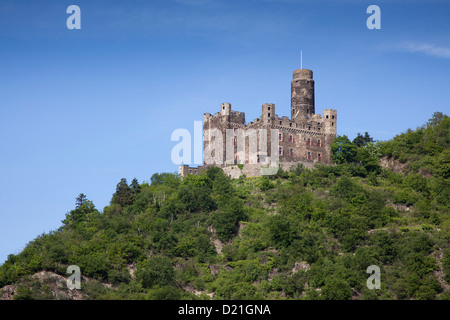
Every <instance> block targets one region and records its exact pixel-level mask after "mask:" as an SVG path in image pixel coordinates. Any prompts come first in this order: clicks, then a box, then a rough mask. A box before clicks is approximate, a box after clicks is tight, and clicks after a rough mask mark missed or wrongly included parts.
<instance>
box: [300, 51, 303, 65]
mask: <svg viewBox="0 0 450 320" xmlns="http://www.w3.org/2000/svg"><path fill="white" fill-rule="evenodd" d="M300 69H303V52H302V50H300Z"/></svg>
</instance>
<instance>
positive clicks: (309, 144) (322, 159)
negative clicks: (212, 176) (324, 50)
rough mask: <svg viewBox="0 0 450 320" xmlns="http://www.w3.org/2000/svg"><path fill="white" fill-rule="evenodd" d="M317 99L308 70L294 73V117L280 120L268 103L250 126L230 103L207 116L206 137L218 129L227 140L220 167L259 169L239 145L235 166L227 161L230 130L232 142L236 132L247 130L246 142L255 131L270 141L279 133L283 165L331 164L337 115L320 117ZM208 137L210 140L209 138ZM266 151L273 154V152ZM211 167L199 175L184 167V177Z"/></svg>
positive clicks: (325, 112) (329, 112)
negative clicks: (231, 166)
mask: <svg viewBox="0 0 450 320" xmlns="http://www.w3.org/2000/svg"><path fill="white" fill-rule="evenodd" d="M314 99H315V98H314V80H313V72H312V71H311V70H307V69H298V70H295V71H294V72H293V80H292V81H291V117H287V116H281V117H280V116H278V115H277V114H276V113H275V110H276V109H275V104H274V103H264V104H263V105H262V106H261V117H259V118H256V119H254V120H253V121H250V122H249V123H247V124H246V122H245V113H244V112H239V111H235V110H232V108H231V103H229V102H224V103H222V104H221V105H220V110H219V111H218V112H216V113H214V114H210V113H204V114H203V131H204V133H205V132H206V130H209V129H217V130H218V131H219V132H220V133H221V134H222V137H223V139H225V142H224V143H223V144H222V149H221V150H217V152H218V154H219V156H220V157H222V158H223V161H221V162H220V163H222V164H221V165H219V166H221V167H223V168H224V169H226V168H228V167H229V166H230V165H233V164H244V166H246V165H247V166H256V167H258V163H259V162H258V161H259V159H260V158H259V156H258V158H257V159H258V160H257V163H254V162H253V161H255V160H254V159H253V158H252V157H250V155H249V150H244V151H242V150H241V151H238V150H237V149H236V143H234V146H235V149H236V150H231V152H233V153H234V154H235V158H234V162H233V160H231V163H230V160H229V159H230V158H228V160H227V159H226V158H225V157H226V155H227V151H229V150H226V145H227V141H226V139H228V137H227V138H225V137H226V135H227V130H228V132H229V131H230V130H229V129H233V130H232V133H234V134H233V136H232V137H231V139H234V137H235V136H236V135H235V134H236V132H237V131H236V130H243V135H244V136H245V137H246V138H244V139H248V138H249V136H250V135H251V134H250V133H251V132H252V131H248V132H247V130H255V129H256V131H258V132H268V133H267V135H268V137H269V136H270V135H271V133H270V132H271V131H272V130H278V131H277V132H278V134H277V136H278V141H277V142H278V150H277V151H278V152H277V156H278V157H279V163H283V166H288V167H289V166H290V165H291V164H292V165H296V164H297V163H302V164H304V165H306V166H308V167H311V166H312V165H313V164H314V163H324V164H331V143H332V141H333V139H334V138H335V137H336V132H337V131H336V127H337V126H336V124H337V111H336V110H334V109H324V110H323V115H321V114H316V113H315V106H314ZM258 129H264V130H266V131H261V130H258ZM253 132H254V131H253ZM204 136H205V134H204ZM206 136H207V137H208V135H206ZM246 141H247V140H246ZM261 141H263V140H260V138H259V136H258V141H257V143H258V146H259V143H261ZM264 141H265V140H264ZM203 143H204V147H205V148H206V147H207V146H209V145H210V144H211V143H212V141H209V140H208V139H206V141H204V142H203ZM248 143H249V142H244V144H245V145H248ZM258 148H259V147H258ZM263 149H264V150H271V148H263ZM205 150H206V149H205ZM258 150H259V149H258ZM271 152H272V151H267V154H266V156H271ZM252 159H253V160H252ZM261 165H262V164H261ZM208 166H209V164H207V163H205V164H204V166H203V167H199V168H201V169H200V170H198V171H195V168H191V167H188V166H183V167H182V168H181V167H180V174H183V175H185V174H187V172H190V173H192V174H195V172H197V174H198V172H201V170H203V168H205V167H208ZM249 168H250V167H249ZM252 168H253V167H252ZM244 171H245V170H244ZM227 172H228V171H227ZM245 172H247V171H245ZM248 172H255V170H253V169H252V170H250V171H248Z"/></svg>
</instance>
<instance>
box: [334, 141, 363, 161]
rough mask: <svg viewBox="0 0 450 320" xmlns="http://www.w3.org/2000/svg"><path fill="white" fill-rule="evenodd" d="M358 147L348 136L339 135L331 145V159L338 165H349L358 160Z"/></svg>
mask: <svg viewBox="0 0 450 320" xmlns="http://www.w3.org/2000/svg"><path fill="white" fill-rule="evenodd" d="M356 156H357V147H356V145H355V144H353V143H352V142H351V141H350V140H349V139H348V137H347V136H346V135H343V136H340V135H338V136H337V137H336V138H335V139H334V140H333V142H332V143H331V157H332V159H333V160H334V161H335V162H336V163H348V162H353V161H355V160H356Z"/></svg>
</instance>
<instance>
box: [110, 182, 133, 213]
mask: <svg viewBox="0 0 450 320" xmlns="http://www.w3.org/2000/svg"><path fill="white" fill-rule="evenodd" d="M113 202H114V203H117V204H120V205H121V206H122V207H125V206H128V205H130V204H131V203H132V202H133V198H132V191H131V188H130V186H129V185H128V183H127V179H125V178H122V179H120V182H119V183H118V184H117V187H116V193H115V194H114V196H113Z"/></svg>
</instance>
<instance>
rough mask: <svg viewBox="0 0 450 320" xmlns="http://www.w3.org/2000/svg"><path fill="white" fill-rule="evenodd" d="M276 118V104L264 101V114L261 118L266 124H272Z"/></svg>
mask: <svg viewBox="0 0 450 320" xmlns="http://www.w3.org/2000/svg"><path fill="white" fill-rule="evenodd" d="M274 118H275V104H273V103H264V104H263V105H262V114H261V120H262V121H263V123H264V124H268V125H270V124H271V123H272V122H273V119H274Z"/></svg>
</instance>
